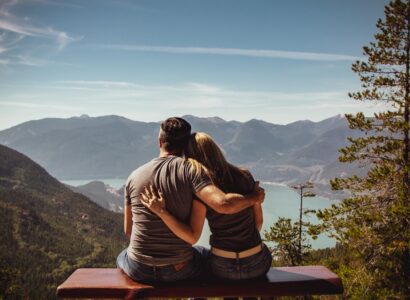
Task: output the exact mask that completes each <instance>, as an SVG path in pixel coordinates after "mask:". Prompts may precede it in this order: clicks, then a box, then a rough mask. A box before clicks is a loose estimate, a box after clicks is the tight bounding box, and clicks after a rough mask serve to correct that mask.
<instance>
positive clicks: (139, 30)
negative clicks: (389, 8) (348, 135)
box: [0, 0, 388, 130]
mask: <svg viewBox="0 0 410 300" xmlns="http://www.w3.org/2000/svg"><path fill="white" fill-rule="evenodd" d="M387 3H388V1H387V0H343V1H338V0H314V1H313V0H289V1H279V0H246V1H245V0H203V1H200V0H172V1H170V0H134V1H131V0H129V1H126V0H61V1H59V0H0V130H3V129H6V128H9V127H11V126H14V125H17V124H19V123H22V122H25V121H28V120H33V119H41V118H47V117H59V118H69V117H72V116H80V115H83V114H87V115H89V116H102V115H121V116H124V117H127V118H130V119H132V120H139V121H160V120H163V119H165V118H167V117H169V116H183V115H187V114H190V115H196V116H200V117H213V116H219V117H221V118H223V119H225V120H238V121H247V120H250V119H260V120H265V121H268V122H271V123H276V124H287V123H290V122H293V121H297V120H306V119H309V120H312V121H320V120H323V119H325V118H328V117H331V116H334V115H337V114H344V113H355V112H358V111H363V112H365V113H366V114H371V113H372V112H374V111H377V110H380V109H382V108H381V107H375V106H373V105H372V104H371V103H366V102H364V103H362V102H358V101H354V100H351V99H349V97H348V95H347V94H348V92H353V91H357V90H359V89H360V81H359V78H358V76H357V75H356V74H354V73H353V72H352V71H351V65H352V63H353V62H354V61H356V60H357V59H363V56H362V47H363V46H365V45H368V44H369V42H371V41H373V39H374V38H373V35H374V34H375V33H376V32H377V31H376V26H375V24H376V21H377V19H378V18H382V17H383V9H384V6H385V5H386V4H387Z"/></svg>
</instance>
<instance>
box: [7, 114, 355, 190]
mask: <svg viewBox="0 0 410 300" xmlns="http://www.w3.org/2000/svg"><path fill="white" fill-rule="evenodd" d="M184 118H185V119H186V120H187V121H189V122H190V123H191V125H192V130H193V131H204V132H207V133H209V134H210V135H211V136H212V137H213V138H214V139H215V140H216V142H217V143H218V144H219V145H220V146H221V147H222V148H223V150H224V151H225V153H226V156H227V158H228V160H230V161H231V162H232V163H234V164H238V165H242V166H245V167H248V168H249V169H250V170H251V171H252V173H253V174H254V175H255V177H256V178H258V179H260V180H265V181H273V182H280V183H286V184H292V183H296V182H302V181H305V180H314V181H315V182H316V183H317V185H319V186H322V187H321V189H322V190H324V189H326V188H325V187H326V185H327V184H328V180H329V179H330V178H333V177H335V176H340V175H343V174H345V173H350V172H352V171H354V169H353V168H352V167H349V166H347V165H342V164H340V163H338V160H337V158H338V156H339V154H338V151H337V150H338V149H339V148H340V147H342V146H344V145H346V143H347V140H346V138H347V137H348V136H352V135H353V136H354V135H357V134H358V133H356V132H353V131H352V130H350V129H349V128H348V126H347V121H346V119H345V118H344V117H342V116H340V115H338V116H335V117H332V118H328V119H325V120H323V121H320V122H312V121H297V122H293V123H290V124H287V125H278V124H272V123H268V122H265V121H261V120H256V119H252V120H249V121H247V122H238V121H225V120H223V119H221V118H219V117H211V118H199V117H195V116H191V115H187V116H184ZM158 130H159V123H156V122H148V123H146V122H138V121H132V120H129V119H126V118H124V117H120V116H103V117H88V116H81V117H73V118H69V119H55V118H52V119H42V120H36V121H29V122H25V123H22V124H20V125H17V126H14V127H12V128H9V129H6V130H3V131H0V143H1V144H4V145H7V146H9V147H12V148H14V149H16V150H18V151H21V152H22V153H24V154H26V155H28V156H29V157H30V158H32V159H33V160H34V161H36V162H38V163H39V164H40V165H42V166H44V167H45V168H46V169H47V170H48V171H49V172H50V173H51V174H53V175H54V176H56V177H57V178H60V179H88V178H89V179H97V178H118V177H119V178H121V177H122V178H126V177H127V176H128V175H129V173H130V172H131V171H132V170H133V169H135V168H136V167H138V166H139V165H142V164H143V163H145V162H146V161H149V160H150V159H152V158H153V157H155V156H156V155H157V153H158V141H157V136H158Z"/></svg>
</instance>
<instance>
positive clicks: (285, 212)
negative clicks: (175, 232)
mask: <svg viewBox="0 0 410 300" xmlns="http://www.w3.org/2000/svg"><path fill="white" fill-rule="evenodd" d="M98 180H99V181H103V182H104V183H105V184H108V185H110V186H112V187H115V188H117V189H119V188H121V187H122V186H123V185H124V184H125V181H126V179H123V178H105V179H104V178H103V179H98ZM90 181H91V180H62V182H64V183H66V184H70V185H73V186H78V185H83V184H86V183H88V182H90ZM262 187H263V188H264V189H265V192H266V197H265V201H264V203H263V204H262V207H263V219H264V224H263V227H262V230H261V234H262V235H263V232H264V231H265V230H268V229H269V227H270V225H272V224H273V223H274V222H276V221H277V220H278V218H279V217H286V218H291V219H292V220H295V221H296V220H297V219H298V217H299V206H300V197H299V194H297V193H296V192H295V191H293V190H292V189H291V188H289V187H287V186H284V185H279V184H273V183H267V182H265V183H262ZM332 203H333V200H329V199H326V198H322V197H312V198H305V199H304V200H303V208H305V209H319V208H326V207H329V206H330V205H331V204H332ZM304 218H306V217H305V216H304ZM305 220H306V219H305ZM309 221H311V222H312V223H315V222H317V219H316V217H315V216H311V217H310V218H309ZM209 235H210V231H209V227H208V225H207V224H205V227H204V230H203V232H202V235H201V238H200V240H199V241H198V245H201V246H207V247H208V246H209V244H208V240H209ZM310 243H311V244H312V248H313V249H319V248H326V247H333V246H334V245H335V244H336V241H335V240H334V239H331V238H328V237H327V236H325V235H321V236H319V237H318V239H317V240H314V241H310Z"/></svg>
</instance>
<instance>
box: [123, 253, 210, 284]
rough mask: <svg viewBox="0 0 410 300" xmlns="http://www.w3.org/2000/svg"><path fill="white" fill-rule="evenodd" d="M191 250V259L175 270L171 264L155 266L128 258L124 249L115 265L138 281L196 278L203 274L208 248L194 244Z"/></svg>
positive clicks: (149, 281)
mask: <svg viewBox="0 0 410 300" xmlns="http://www.w3.org/2000/svg"><path fill="white" fill-rule="evenodd" d="M192 251H193V258H192V260H190V261H189V262H188V263H187V264H186V265H185V266H183V267H182V268H181V269H179V270H177V269H176V268H175V267H174V266H173V265H169V266H159V267H157V266H150V265H146V264H143V263H139V262H137V261H135V260H132V259H130V258H129V257H128V255H127V249H125V250H123V251H122V252H121V253H120V254H119V255H118V257H117V267H118V268H120V269H122V270H123V271H124V272H125V274H127V275H128V276H129V277H130V278H132V279H133V280H135V281H138V282H146V283H155V282H174V281H180V280H186V279H196V278H199V277H201V276H203V275H204V272H205V266H206V257H207V256H208V252H209V250H207V249H206V248H204V247H200V246H195V247H193V248H192Z"/></svg>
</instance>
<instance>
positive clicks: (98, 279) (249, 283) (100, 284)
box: [57, 266, 343, 299]
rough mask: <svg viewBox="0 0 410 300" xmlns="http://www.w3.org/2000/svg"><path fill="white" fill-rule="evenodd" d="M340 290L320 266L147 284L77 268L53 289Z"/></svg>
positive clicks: (122, 292) (72, 294) (114, 293)
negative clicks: (236, 278)
mask: <svg viewBox="0 0 410 300" xmlns="http://www.w3.org/2000/svg"><path fill="white" fill-rule="evenodd" d="M342 292H343V286H342V282H341V280H340V278H339V277H338V276H337V275H336V274H335V273H333V272H331V271H330V270H328V269H327V268H325V267H323V266H302V267H280V268H271V269H270V271H269V272H268V274H267V275H266V276H265V277H263V278H259V279H254V280H242V281H220V280H212V279H210V280H208V281H207V282H205V283H204V282H178V283H172V284H158V285H155V286H153V285H148V284H142V283H138V282H135V281H133V280H131V279H130V278H128V277H127V276H126V275H125V274H124V273H123V272H122V271H121V270H120V269H78V270H76V271H75V272H74V273H73V274H72V275H71V276H70V277H69V278H67V280H66V281H65V282H64V283H63V284H61V285H60V286H59V287H58V288H57V297H59V298H128V299H132V298H149V297H239V296H242V297H271V296H303V295H330V294H340V293H342Z"/></svg>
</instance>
